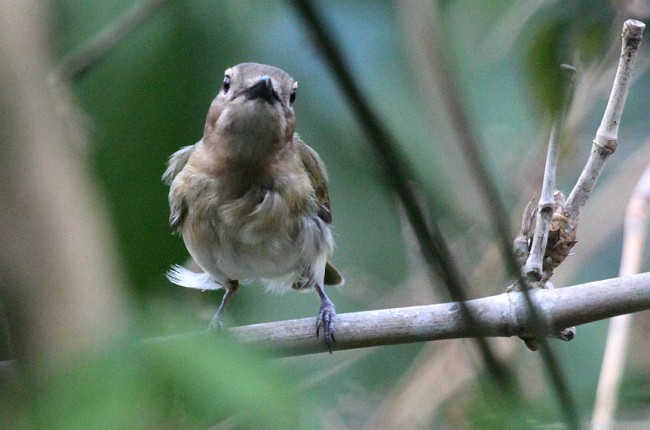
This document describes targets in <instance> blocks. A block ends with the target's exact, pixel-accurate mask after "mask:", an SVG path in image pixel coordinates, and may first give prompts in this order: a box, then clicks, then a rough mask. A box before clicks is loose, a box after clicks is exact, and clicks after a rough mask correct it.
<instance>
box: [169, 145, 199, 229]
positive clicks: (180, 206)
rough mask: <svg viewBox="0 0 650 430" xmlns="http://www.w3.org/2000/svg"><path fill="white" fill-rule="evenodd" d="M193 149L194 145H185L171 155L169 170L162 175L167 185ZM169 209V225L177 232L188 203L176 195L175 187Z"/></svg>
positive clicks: (183, 165)
mask: <svg viewBox="0 0 650 430" xmlns="http://www.w3.org/2000/svg"><path fill="white" fill-rule="evenodd" d="M193 149H194V145H190V146H185V147H183V148H181V149H179V150H178V151H176V152H174V153H173V154H172V156H171V157H169V162H168V163H167V170H165V173H164V174H163V177H162V180H163V182H165V183H166V184H167V185H171V184H172V181H173V180H174V178H175V177H176V175H178V174H179V173H180V171H181V170H183V167H185V165H186V164H187V160H188V159H189V158H190V154H191V153H192V150H193ZM169 209H170V213H169V225H170V226H171V228H172V231H174V232H177V231H178V228H179V227H180V225H181V223H182V222H183V218H184V217H185V214H186V213H187V203H186V202H185V200H184V199H183V198H181V197H179V196H175V195H174V189H173V187H172V189H171V190H170V192H169Z"/></svg>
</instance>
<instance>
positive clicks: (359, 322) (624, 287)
mask: <svg viewBox="0 0 650 430" xmlns="http://www.w3.org/2000/svg"><path fill="white" fill-rule="evenodd" d="M529 293H530V297H531V299H532V300H533V301H534V302H535V305H536V308H537V310H538V313H539V316H540V318H542V319H543V321H544V323H545V324H544V325H545V327H546V328H547V331H546V332H545V333H542V334H543V335H544V336H549V337H555V336H557V333H559V332H560V331H561V330H562V329H563V328H565V327H569V326H572V325H579V324H586V323H590V322H594V321H598V320H602V319H605V318H611V317H613V316H616V315H622V314H626V313H630V312H639V311H642V310H646V309H650V273H644V274H641V275H635V276H630V277H624V278H614V279H609V280H604V281H597V282H591V283H588V284H582V285H576V286H572V287H565V288H558V289H553V290H546V289H535V290H532V291H529ZM465 304H466V306H467V308H468V309H469V311H470V312H471V313H472V315H474V316H475V319H476V320H477V321H478V322H479V323H480V324H478V325H475V324H471V323H470V322H469V321H468V319H467V318H465V317H464V316H463V314H462V313H461V312H460V306H459V304H458V303H455V302H452V303H443V304H436V305H428V306H413V307H407V308H397V309H384V310H376V311H368V312H357V313H348V314H339V315H337V320H336V323H337V327H336V343H335V344H334V345H333V347H334V348H333V349H335V350H346V349H354V348H367V347H372V346H381V345H397V344H402V343H412V342H423V341H431V340H440V339H454V338H469V337H477V336H481V337H504V336H505V337H508V336H524V337H531V336H532V333H531V332H532V330H533V325H532V322H531V318H530V312H529V310H528V305H527V304H526V303H525V298H524V297H523V293H522V292H517V291H513V292H509V293H504V294H500V295H496V296H491V297H485V298H482V299H475V300H470V301H468V302H466V303H465ZM227 331H228V333H230V334H232V335H233V336H234V337H235V338H238V339H240V340H241V341H242V342H244V343H247V344H251V345H255V346H258V347H260V348H263V349H267V350H269V351H271V352H273V353H275V354H278V355H282V356H293V355H305V354H315V353H320V352H328V349H327V346H326V344H325V343H324V342H323V341H322V339H318V338H316V336H315V334H314V333H315V321H314V318H303V319H296V320H287V321H277V322H272V323H265V324H255V325H249V326H242V327H233V328H230V329H228V330H227ZM194 336H197V337H201V336H204V337H206V339H211V338H213V337H214V335H213V334H210V333H207V332H205V333H197V334H195V335H194ZM184 338H185V336H173V337H164V338H157V339H151V340H149V342H154V343H158V342H175V341H180V340H182V339H184Z"/></svg>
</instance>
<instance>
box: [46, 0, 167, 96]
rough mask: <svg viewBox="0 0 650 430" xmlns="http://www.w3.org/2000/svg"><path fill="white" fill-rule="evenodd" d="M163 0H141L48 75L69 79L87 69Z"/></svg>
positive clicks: (153, 11) (149, 14)
mask: <svg viewBox="0 0 650 430" xmlns="http://www.w3.org/2000/svg"><path fill="white" fill-rule="evenodd" d="M166 2H167V0H141V1H140V2H138V3H136V4H135V5H134V6H133V7H132V8H131V9H129V10H128V11H127V12H126V13H124V15H122V16H121V17H120V18H118V19H117V21H115V22H114V23H112V24H110V25H109V26H108V27H106V28H105V29H103V30H102V31H100V32H99V33H97V34H96V35H95V36H93V38H92V39H90V41H89V42H88V43H87V44H86V45H85V46H84V47H82V48H81V49H79V50H77V51H74V52H72V53H71V54H69V55H67V56H66V57H64V58H63V60H61V63H60V64H59V65H58V66H57V67H56V69H54V70H53V71H52V73H51V75H50V79H51V80H52V81H53V82H55V83H57V82H60V81H70V80H72V79H75V78H78V77H79V76H81V75H82V74H84V73H85V72H87V71H88V70H89V69H90V68H91V67H92V66H93V65H95V63H97V61H99V60H100V59H101V58H102V57H103V56H104V55H106V54H107V53H108V52H109V51H110V50H112V49H113V48H114V47H115V46H116V45H117V44H118V43H119V42H120V41H121V40H122V39H123V38H124V37H125V36H126V35H127V34H129V33H131V32H132V31H133V30H135V29H136V28H137V27H138V25H139V24H141V23H142V22H143V21H145V20H146V19H147V18H149V17H150V16H152V15H153V14H154V13H155V12H157V11H158V10H160V9H161V8H162V6H164V5H165V3H166Z"/></svg>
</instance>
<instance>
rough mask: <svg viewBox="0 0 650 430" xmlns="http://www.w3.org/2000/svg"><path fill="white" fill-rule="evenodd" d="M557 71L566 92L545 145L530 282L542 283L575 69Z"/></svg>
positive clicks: (528, 273)
mask: <svg viewBox="0 0 650 430" xmlns="http://www.w3.org/2000/svg"><path fill="white" fill-rule="evenodd" d="M560 68H561V69H562V70H563V71H564V72H565V74H564V78H565V91H564V97H563V100H562V106H561V107H560V110H559V112H558V113H557V118H556V119H555V121H554V124H553V128H552V129H551V136H550V137H549V142H548V151H547V153H546V165H545V166H544V180H543V183H542V194H541V197H540V199H539V203H538V206H537V221H536V222H535V234H534V235H533V240H532V244H531V247H530V248H531V249H530V255H529V256H528V260H527V261H526V264H525V266H524V273H525V274H526V276H527V278H528V280H529V281H531V282H539V281H541V280H543V274H542V273H543V267H542V266H543V262H544V254H545V252H546V244H547V243H548V234H549V230H550V228H551V220H552V217H553V214H554V212H555V209H556V201H555V177H556V173H557V159H558V153H559V146H560V143H559V142H560V135H561V133H562V127H563V126H564V119H565V117H566V111H567V108H568V105H569V101H570V100H571V94H572V87H573V85H572V84H573V78H574V76H575V72H576V69H574V68H573V67H572V66H568V65H566V64H562V65H561V66H560Z"/></svg>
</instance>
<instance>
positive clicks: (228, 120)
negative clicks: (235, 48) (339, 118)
mask: <svg viewBox="0 0 650 430" xmlns="http://www.w3.org/2000/svg"><path fill="white" fill-rule="evenodd" d="M297 88H298V83H297V82H296V81H294V79H293V78H292V77H291V76H290V75H289V74H288V73H287V72H285V71H284V70H282V69H280V68H277V67H273V66H269V65H264V64H257V63H241V64H238V65H236V66H233V67H230V68H228V69H227V70H226V71H225V73H224V78H223V83H222V85H221V88H220V90H219V92H218V94H217V96H216V97H215V98H214V100H213V101H212V103H211V105H210V108H209V110H208V114H207V118H206V122H205V127H204V130H203V136H202V138H201V139H200V140H199V141H198V142H197V143H195V144H193V145H190V146H185V147H183V148H181V149H179V150H178V151H176V152H175V153H174V154H172V155H171V157H170V158H169V161H168V164H167V169H166V170H165V172H164V174H163V181H164V182H165V183H166V184H167V185H169V187H170V188H169V207H170V215H169V224H170V226H171V229H172V231H173V232H174V233H179V234H180V236H181V237H182V239H183V242H184V243H185V247H186V248H187V250H188V252H189V254H190V255H191V257H192V258H193V260H194V261H195V262H196V264H197V265H198V266H199V267H200V269H201V270H202V272H201V273H197V272H193V271H190V270H189V269H186V268H184V267H182V266H180V265H172V266H171V268H170V270H169V271H168V272H167V278H168V279H169V280H170V281H171V282H172V283H174V284H177V285H180V286H183V287H188V288H196V289H200V290H215V289H224V290H225V293H224V295H223V297H222V300H221V303H220V305H219V307H218V309H217V311H216V313H215V314H214V317H213V318H212V320H211V322H210V325H209V328H210V329H220V328H222V327H223V320H224V313H225V310H226V308H227V306H228V304H229V303H230V302H231V301H232V299H233V297H234V295H235V293H236V292H237V290H238V288H239V286H240V283H243V284H246V283H249V282H250V281H253V280H259V281H261V283H262V284H264V285H266V287H267V289H268V290H271V291H275V292H285V291H289V290H315V291H316V293H317V294H318V296H319V298H320V301H321V306H320V309H319V312H318V315H317V317H316V337H320V335H321V332H322V334H323V339H324V341H325V342H326V344H327V347H328V349H329V352H330V353H331V352H332V344H333V342H335V341H336V339H335V337H334V332H335V317H336V309H335V306H334V304H333V302H332V301H331V300H330V298H329V297H328V296H327V294H326V293H325V290H324V286H325V285H342V284H343V283H344V280H343V277H342V276H341V274H340V273H339V271H338V270H337V269H336V268H335V267H334V265H333V264H332V263H331V261H330V260H331V257H332V254H333V250H334V239H333V234H332V227H331V223H332V211H331V204H330V198H329V191H328V175H327V172H326V169H325V165H324V163H323V161H322V160H321V158H320V157H319V155H318V154H317V153H316V151H314V150H313V149H312V148H311V147H310V146H308V145H307V144H305V143H304V142H303V141H302V140H301V138H300V137H299V136H298V134H297V132H296V115H295V112H294V109H293V105H294V102H295V100H296V90H297Z"/></svg>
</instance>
